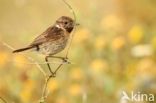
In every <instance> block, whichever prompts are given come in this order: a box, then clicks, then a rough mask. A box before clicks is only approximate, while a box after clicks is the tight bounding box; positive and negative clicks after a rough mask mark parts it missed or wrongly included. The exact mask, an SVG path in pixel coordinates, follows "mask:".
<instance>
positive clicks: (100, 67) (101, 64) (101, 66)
mask: <svg viewBox="0 0 156 103" xmlns="http://www.w3.org/2000/svg"><path fill="white" fill-rule="evenodd" d="M91 69H92V70H93V72H95V73H101V72H102V71H106V70H107V69H108V65H107V62H106V61H105V60H102V59H95V60H93V61H92V62H91Z"/></svg>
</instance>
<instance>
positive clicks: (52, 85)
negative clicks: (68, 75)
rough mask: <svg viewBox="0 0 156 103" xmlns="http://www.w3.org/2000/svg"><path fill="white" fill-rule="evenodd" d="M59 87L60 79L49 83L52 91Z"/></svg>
mask: <svg viewBox="0 0 156 103" xmlns="http://www.w3.org/2000/svg"><path fill="white" fill-rule="evenodd" d="M58 88H59V83H58V81H57V80H55V79H54V80H51V81H50V82H49V84H48V89H49V90H50V91H52V92H53V91H55V90H57V89H58Z"/></svg>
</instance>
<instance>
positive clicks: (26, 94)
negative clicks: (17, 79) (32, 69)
mask: <svg viewBox="0 0 156 103" xmlns="http://www.w3.org/2000/svg"><path fill="white" fill-rule="evenodd" d="M34 87H35V83H34V81H32V80H27V81H26V82H25V83H24V87H23V89H22V91H21V93H20V97H21V100H22V103H29V102H30V100H31V96H32V91H33V89H34Z"/></svg>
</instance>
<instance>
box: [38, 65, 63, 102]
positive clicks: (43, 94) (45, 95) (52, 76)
mask: <svg viewBox="0 0 156 103" xmlns="http://www.w3.org/2000/svg"><path fill="white" fill-rule="evenodd" d="M62 65H63V63H61V64H60V65H59V66H58V67H57V68H56V70H55V72H54V74H55V75H53V74H51V75H49V76H47V77H46V78H45V84H44V88H43V92H42V97H41V99H40V101H39V103H44V102H45V100H46V98H47V97H48V93H47V87H48V83H49V81H50V79H51V78H55V77H56V73H57V71H58V70H59V69H60V68H61V66H62Z"/></svg>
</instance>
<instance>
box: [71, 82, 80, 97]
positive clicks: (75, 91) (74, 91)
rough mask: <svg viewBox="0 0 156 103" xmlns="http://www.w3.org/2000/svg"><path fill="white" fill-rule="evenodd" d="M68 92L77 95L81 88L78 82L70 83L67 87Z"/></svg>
mask: <svg viewBox="0 0 156 103" xmlns="http://www.w3.org/2000/svg"><path fill="white" fill-rule="evenodd" d="M69 93H70V94H71V95H72V96H77V95H80V94H81V93H82V88H81V86H80V85H79V84H72V85H71V86H70V87H69Z"/></svg>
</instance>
